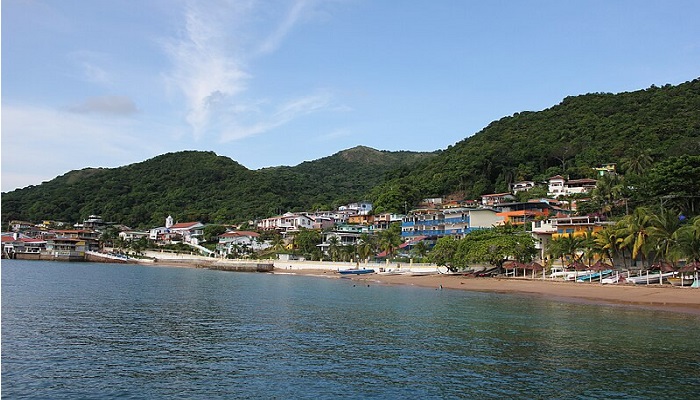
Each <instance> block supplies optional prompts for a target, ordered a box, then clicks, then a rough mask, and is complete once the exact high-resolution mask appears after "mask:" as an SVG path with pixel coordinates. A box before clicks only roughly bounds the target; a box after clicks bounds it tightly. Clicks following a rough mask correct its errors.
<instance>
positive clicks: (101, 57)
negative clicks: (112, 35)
mask: <svg viewBox="0 0 700 400" xmlns="http://www.w3.org/2000/svg"><path fill="white" fill-rule="evenodd" d="M68 57H69V58H70V59H71V60H72V62H73V64H75V66H76V69H77V74H78V75H79V76H80V77H81V78H82V79H83V80H84V81H87V82H90V83H94V84H97V85H102V86H108V85H111V84H112V81H113V77H112V75H111V74H110V73H109V72H108V71H107V69H105V68H104V67H103V65H106V64H109V56H108V55H107V54H105V53H100V52H95V51H87V50H81V51H74V52H72V53H69V54H68Z"/></svg>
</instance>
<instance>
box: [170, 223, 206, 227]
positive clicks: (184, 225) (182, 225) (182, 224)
mask: <svg viewBox="0 0 700 400" xmlns="http://www.w3.org/2000/svg"><path fill="white" fill-rule="evenodd" d="M198 224H200V222H179V223H177V224H175V225H173V226H171V227H170V229H187V228H191V227H193V226H195V225H198Z"/></svg>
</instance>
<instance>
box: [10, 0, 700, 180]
mask: <svg viewBox="0 0 700 400" xmlns="http://www.w3.org/2000/svg"><path fill="white" fill-rule="evenodd" d="M0 11H1V12H2V115H1V118H2V143H1V144H2V191H3V192H6V191H10V190H14V189H15V188H20V187H25V186H28V185H38V184H40V183H42V182H43V181H47V180H50V179H52V178H54V177H56V176H58V175H62V174H64V173H65V172H68V171H70V170H74V169H82V168H86V167H118V166H122V165H127V164H131V163H134V162H140V161H143V160H146V159H148V158H151V157H155V156H157V155H160V154H163V153H167V152H173V151H180V150H211V151H214V152H216V153H217V154H219V155H224V156H227V157H230V158H232V159H234V160H236V161H238V162H239V163H241V164H243V165H244V166H246V167H248V168H249V169H258V168H262V167H268V166H279V165H297V164H299V163H301V162H303V161H308V160H315V159H318V158H321V157H325V156H329V155H332V154H334V153H336V152H338V151H341V150H344V149H348V148H351V147H354V146H357V145H365V146H370V147H373V148H376V149H379V150H413V151H433V150H438V149H445V148H446V147H448V146H449V145H452V144H454V143H456V142H458V141H460V140H462V139H464V138H466V137H468V136H471V135H473V134H474V133H476V132H478V131H479V130H481V129H482V128H484V127H485V126H486V125H488V124H489V123H490V122H491V121H493V120H497V119H500V118H502V117H504V116H507V115H512V114H513V113H515V112H520V111H525V110H529V111H537V110H542V109H545V108H548V107H551V106H553V105H555V104H557V103H559V102H560V101H561V100H562V99H563V98H564V97H566V96H569V95H577V94H584V93H590V92H613V93H617V92H621V91H632V90H638V89H643V88H646V87H649V86H651V85H652V84H655V85H658V86H661V85H664V84H666V83H670V84H678V83H682V82H685V81H688V80H691V79H694V78H697V77H698V76H700V73H699V72H700V70H699V68H698V67H700V24H699V23H698V22H697V18H698V15H700V2H698V1H694V0H692V1H674V0H659V1H653V0H645V1H637V0H615V1H610V0H605V1H558V0H552V1H526V0H523V1H516V0H512V1H483V0H481V1H472V0H406V1H390V0H327V1H324V0H280V1H275V0H264V1H256V0H240V1H239V0H230V1H226V0H212V1H209V0H200V1H179V0H142V1H127V0H111V1H108V0H75V1H66V0H3V1H2V8H1V10H0Z"/></svg>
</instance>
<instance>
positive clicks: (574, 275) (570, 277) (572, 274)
mask: <svg viewBox="0 0 700 400" xmlns="http://www.w3.org/2000/svg"><path fill="white" fill-rule="evenodd" d="M592 273H593V271H591V270H590V269H588V270H585V271H568V272H567V273H566V275H565V276H564V280H565V281H575V280H576V279H578V278H579V277H581V276H586V275H590V274H592Z"/></svg>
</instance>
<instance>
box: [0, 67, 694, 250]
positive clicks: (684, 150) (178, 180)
mask: <svg viewBox="0 0 700 400" xmlns="http://www.w3.org/2000/svg"><path fill="white" fill-rule="evenodd" d="M699 110H700V79H695V80H693V81H689V82H686V83H683V84H680V85H677V86H671V85H665V86H662V87H656V86H652V87H650V88H648V89H645V90H639V91H634V92H626V93H619V94H610V93H591V94H586V95H581V96H571V97H567V98H565V99H564V100H563V101H562V102H561V103H560V104H558V105H555V106H553V107H551V108H548V109H546V110H542V111H539V112H529V111H526V112H520V113H515V114H514V115H512V116H509V117H504V118H502V119H500V120H498V121H494V122H492V123H491V124H489V125H488V126H487V127H485V128H484V129H483V130H481V131H480V132H478V133H476V134H474V135H472V136H469V137H467V138H465V139H464V140H462V141H460V142H458V143H456V144H455V145H453V146H450V147H448V148H447V149H445V150H442V151H436V152H433V153H416V152H387V151H378V150H374V149H370V148H367V147H362V146H359V147H356V148H353V149H349V150H345V151H341V152H339V153H337V154H334V155H332V156H329V157H325V158H322V159H319V160H315V161H309V162H304V163H302V164H299V165H297V166H293V167H289V166H283V167H274V168H265V169H261V170H256V171H253V170H249V169H247V168H245V167H244V166H242V165H240V164H238V163H237V162H235V161H233V160H231V159H229V158H227V157H223V156H218V155H216V154H215V153H213V152H199V151H184V152H179V153H170V154H164V155H161V156H158V157H155V158H153V159H150V160H146V161H144V162H141V163H136V164H131V165H127V166H124V167H119V168H87V169H83V170H79V171H72V172H69V173H67V174H65V175H62V176H59V177H57V178H55V179H53V180H51V181H48V182H44V183H42V184H41V185H37V186H30V187H27V188H23V189H18V190H15V191H12V192H9V193H3V194H2V220H3V221H4V222H8V221H10V220H28V221H39V220H44V219H50V220H59V221H79V220H81V219H82V218H85V217H86V216H87V215H90V214H100V215H102V216H103V217H104V218H105V219H106V220H108V221H115V222H119V223H122V224H125V225H128V226H130V227H134V228H138V227H148V226H153V225H155V224H160V223H161V221H162V220H163V218H164V216H167V215H172V216H173V217H174V218H175V220H180V221H185V220H188V221H193V220H196V221H201V222H203V223H205V224H206V223H216V224H227V223H240V222H245V221H250V220H255V219H259V218H264V217H269V216H272V215H275V214H280V213H283V212H286V211H292V212H294V211H306V210H321V209H332V208H334V207H336V206H338V205H340V204H347V203H349V202H352V201H358V200H359V199H364V200H369V201H371V202H373V203H374V209H375V212H377V213H381V212H398V213H404V212H405V211H407V210H409V209H411V208H413V207H414V206H415V205H416V204H418V202H419V201H420V200H421V199H423V198H427V197H448V196H451V197H453V198H458V199H474V198H477V197H478V196H480V195H483V194H486V193H498V192H506V191H508V190H509V185H510V184H511V183H513V182H516V181H520V180H532V181H534V182H543V181H545V180H546V179H547V178H549V177H551V176H553V175H557V174H561V175H563V176H566V177H568V178H570V179H574V178H584V177H594V176H595V171H594V170H593V169H592V168H593V167H595V166H598V165H601V164H605V163H616V164H617V166H618V170H619V172H620V174H618V175H614V176H608V177H603V178H601V179H600V180H599V185H598V187H597V188H596V191H595V193H594V196H593V198H592V199H591V201H589V202H587V203H585V204H582V206H581V208H580V209H579V212H581V213H600V214H601V215H605V216H607V217H608V218H619V217H622V216H624V215H627V214H630V213H631V212H632V211H633V210H634V209H635V208H637V207H647V208H661V207H663V208H666V209H669V210H670V209H672V210H674V211H676V212H678V213H682V214H683V215H684V216H686V217H692V216H694V215H697V214H698V212H699V210H700V196H699V195H698V193H700V112H699ZM536 190H537V189H535V191H536ZM535 193H536V192H533V193H531V194H529V195H530V196H534V195H535ZM526 196H528V194H519V197H520V199H521V200H523V199H524V197H526ZM391 248H392V246H390V245H386V250H388V251H390V250H391Z"/></svg>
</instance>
